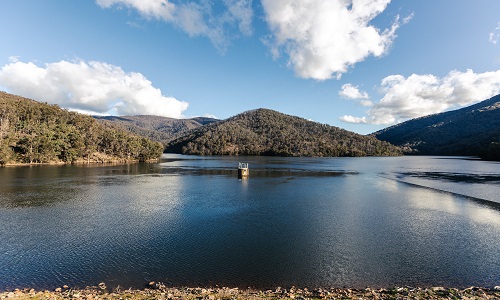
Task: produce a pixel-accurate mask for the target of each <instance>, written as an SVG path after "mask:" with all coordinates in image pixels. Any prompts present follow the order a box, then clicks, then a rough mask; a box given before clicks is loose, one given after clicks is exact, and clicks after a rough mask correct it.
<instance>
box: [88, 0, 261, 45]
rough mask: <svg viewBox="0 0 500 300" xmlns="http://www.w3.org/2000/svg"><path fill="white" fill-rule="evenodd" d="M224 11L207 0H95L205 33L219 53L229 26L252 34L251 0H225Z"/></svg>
mask: <svg viewBox="0 0 500 300" xmlns="http://www.w3.org/2000/svg"><path fill="white" fill-rule="evenodd" d="M222 2H223V4H224V6H225V10H224V11H222V12H220V13H219V12H215V9H214V6H215V5H214V3H213V2H212V1H209V0H201V1H186V2H184V3H179V4H175V3H173V2H171V1H169V0H96V3H97V4H98V5H99V6H100V7H102V8H111V7H113V6H116V7H126V8H132V9H135V10H137V11H138V12H139V14H141V15H142V16H144V17H146V18H150V19H157V20H161V21H164V22H168V23H172V24H174V25H175V26H177V27H179V28H180V29H182V30H183V31H185V32H186V33H187V34H188V35H190V36H206V37H208V38H209V39H210V40H211V41H212V43H213V44H214V45H215V46H216V47H217V48H218V49H219V50H221V51H222V52H223V51H225V49H226V48H227V46H228V45H229V40H230V39H231V37H230V36H229V35H230V33H229V31H230V29H231V28H232V27H234V26H237V27H238V29H239V31H240V32H241V33H242V34H244V35H251V34H252V28H251V27H252V26H251V24H252V17H253V10H252V0H224V1H222Z"/></svg>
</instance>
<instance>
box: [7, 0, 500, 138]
mask: <svg viewBox="0 0 500 300" xmlns="http://www.w3.org/2000/svg"><path fill="white" fill-rule="evenodd" d="M498 12H500V1H498V0H474V1H473V0H439V1H435V0H418V1H417V0H414V1H408V0H392V1H391V0H352V1H350V0H315V1H313V0H253V1H252V0H219V1H210V0H199V1H180V0H177V1H173V0H80V1H63V0H29V1H28V0H6V1H2V4H1V9H0V41H1V42H0V90H4V91H7V92H10V93H13V94H18V95H22V96H25V97H29V98H32V99H35V100H39V101H45V102H49V103H56V104H59V105H60V106H61V107H64V108H68V109H71V110H76V111H80V112H84V113H89V114H101V115H102V114H114V115H127V114H128V115H135V114H156V115H163V116H169V117H176V118H184V117H193V116H216V117H217V118H220V119H224V118H228V117H230V116H233V115H236V114H238V113H240V112H243V111H246V110H250V109H255V108H261V107H263V108H270V109H275V110H278V111H281V112H283V113H287V114H291V115H297V116H300V117H303V118H306V119H311V120H313V121H317V122H320V123H327V124H330V125H333V126H338V127H342V128H345V129H348V130H351V131H355V132H358V133H363V134H367V133H371V132H373V131H376V130H378V129H381V128H384V127H387V126H390V125H392V124H396V123H398V122H401V121H404V120H407V119H409V118H415V117H419V116H423V115H427V114H432V113H438V112H442V111H446V110H450V109H456V108H460V107H463V106H467V105H471V104H473V103H476V102H478V101H481V100H485V99H488V98H490V97H492V96H494V95H496V94H499V93H500V14H499V13H498Z"/></svg>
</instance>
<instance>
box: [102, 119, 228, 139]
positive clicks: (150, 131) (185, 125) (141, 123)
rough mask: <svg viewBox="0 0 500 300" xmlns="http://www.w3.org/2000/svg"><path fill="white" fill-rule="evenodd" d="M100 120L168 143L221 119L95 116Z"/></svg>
mask: <svg viewBox="0 0 500 300" xmlns="http://www.w3.org/2000/svg"><path fill="white" fill-rule="evenodd" d="M94 118H95V119H97V120H98V121H99V122H101V123H103V124H106V125H108V126H112V127H115V128H120V129H124V130H127V131H129V132H131V133H133V134H137V135H140V136H144V137H147V138H149V139H151V140H153V141H156V142H161V143H162V144H163V145H166V144H168V142H170V141H171V140H173V139H175V138H177V137H179V136H181V135H182V134H184V133H186V132H188V131H189V130H191V129H194V128H197V127H200V126H203V125H206V124H210V123H213V122H217V121H219V120H217V119H213V118H206V117H195V118H191V119H174V118H167V117H160V116H150V115H139V116H120V117H116V116H104V117H101V116H94Z"/></svg>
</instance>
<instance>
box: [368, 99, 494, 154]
mask: <svg viewBox="0 0 500 300" xmlns="http://www.w3.org/2000/svg"><path fill="white" fill-rule="evenodd" d="M373 135H374V136H375V137H377V138H378V139H381V140H384V141H388V142H390V143H393V144H395V145H398V146H401V147H403V148H404V149H405V151H406V152H408V153H413V154H428V155H473V156H480V157H482V158H484V159H490V160H500V95H498V96H495V97H493V98H491V99H489V100H485V101H482V102H480V103H477V104H475V105H472V106H469V107H465V108H462V109H458V110H454V111H449V112H444V113H440V114H435V115H430V116H427V117H422V118H418V119H413V120H409V121H406V122H404V123H401V124H398V125H395V126H392V127H389V128H386V129H383V130H381V131H378V132H375V133H373Z"/></svg>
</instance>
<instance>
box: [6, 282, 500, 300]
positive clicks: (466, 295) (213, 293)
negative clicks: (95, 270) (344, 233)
mask: <svg viewBox="0 0 500 300" xmlns="http://www.w3.org/2000/svg"><path fill="white" fill-rule="evenodd" d="M0 299H40V300H42V299H86V300H90V299H120V300H122V299H193V300H194V299H197V300H198V299H209V300H215V299H500V286H497V287H495V288H493V289H487V288H479V287H470V288H467V289H455V288H444V287H432V288H412V287H404V288H390V289H370V288H366V289H347V288H343V289H338V288H329V289H314V290H308V289H307V288H303V289H300V288H295V287H292V288H290V289H282V288H276V289H275V290H265V291H264V290H252V289H248V290H241V289H238V288H227V287H222V288H219V287H217V288H172V287H166V286H164V285H163V284H161V283H154V282H151V283H149V287H148V288H145V289H143V290H120V289H115V290H112V291H111V290H108V289H107V288H106V285H105V284H104V283H101V284H99V286H95V287H87V288H85V289H72V288H70V287H68V286H64V287H61V288H57V289H55V290H54V291H36V290H34V289H24V290H20V289H16V290H14V291H5V292H0Z"/></svg>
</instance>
